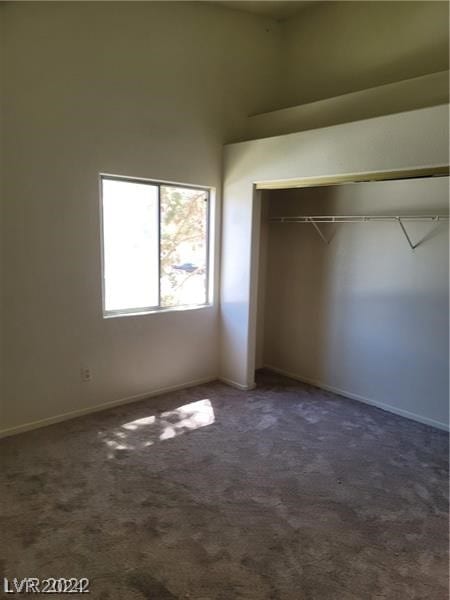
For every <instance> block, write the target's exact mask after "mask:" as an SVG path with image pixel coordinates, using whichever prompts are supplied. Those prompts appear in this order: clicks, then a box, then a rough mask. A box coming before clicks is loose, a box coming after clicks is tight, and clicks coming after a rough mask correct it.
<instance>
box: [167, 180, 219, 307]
mask: <svg viewBox="0 0 450 600" xmlns="http://www.w3.org/2000/svg"><path fill="white" fill-rule="evenodd" d="M207 210H208V194H207V192H205V191H204V190H194V189H189V188H179V187H171V186H164V185H162V186H161V306H179V305H185V304H186V305H189V304H204V303H205V302H206V291H207V290H206V284H207V281H206V259H207V247H206V240H207V234H206V227H207V222H208V219H207Z"/></svg>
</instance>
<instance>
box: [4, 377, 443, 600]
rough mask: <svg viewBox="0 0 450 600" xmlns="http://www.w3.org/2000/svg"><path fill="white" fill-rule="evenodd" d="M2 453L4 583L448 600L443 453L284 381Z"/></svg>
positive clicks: (138, 595) (212, 596)
mask: <svg viewBox="0 0 450 600" xmlns="http://www.w3.org/2000/svg"><path fill="white" fill-rule="evenodd" d="M202 400H204V402H201V403H198V404H192V403H195V402H199V401H202ZM207 401H209V402H207ZM185 405H191V406H186V407H185V408H184V409H182V410H178V411H177V410H176V409H177V408H178V407H180V406H185ZM213 419H214V422H212V420H213ZM0 451H1V463H2V470H1V485H2V493H1V515H2V516H1V523H0V524H1V545H0V555H1V563H0V571H1V572H0V574H1V575H2V576H5V577H7V578H9V579H12V578H14V577H18V578H21V577H25V576H28V577H30V576H34V577H40V578H44V577H88V578H89V579H90V594H89V596H87V595H86V597H90V598H95V599H99V600H113V599H114V600H115V599H117V600H134V599H136V600H139V599H142V598H147V599H151V600H166V599H174V598H178V599H192V600H235V599H249V600H266V599H267V600H269V599H271V600H327V599H333V600H350V599H352V600H353V599H354V600H367V599H371V598H382V599H389V600H412V599H418V598H420V599H433V600H444V599H447V598H448V559H447V547H448V533H447V532H448V511H447V509H448V498H447V491H448V485H447V481H448V479H447V478H448V469H447V467H448V442H447V436H446V435H445V434H444V433H443V432H440V431H437V430H434V429H432V428H430V427H427V426H424V425H420V424H418V423H414V422H412V421H408V420H406V419H403V418H401V417H396V416H394V415H391V414H388V413H385V412H383V411H381V410H377V409H375V408H371V407H368V406H365V405H363V404H360V403H358V402H354V401H352V400H347V399H345V398H342V397H339V396H336V395H333V394H329V393H326V392H322V391H320V390H317V389H314V388H311V387H308V386H305V385H302V384H299V383H296V382H294V381H291V380H289V379H284V378H280V377H278V376H275V375H272V374H270V373H263V374H260V376H259V380H258V387H257V389H256V390H254V391H252V392H240V391H237V390H234V389H231V388H229V387H227V386H225V385H223V384H220V383H213V384H208V385H204V386H201V387H197V388H192V389H189V390H185V391H181V392H176V393H172V394H167V395H164V396H161V397H159V398H152V399H149V400H146V401H143V402H139V403H135V404H130V405H127V406H123V407H120V408H116V409H113V410H109V411H107V412H102V413H97V414H95V415H91V416H87V417H83V418H79V419H76V420H72V421H68V422H66V423H62V424H58V425H54V426H51V427H47V428H44V429H40V430H36V431H33V432H29V433H26V434H22V435H19V436H16V437H12V438H7V439H5V440H3V441H2V442H1V443H0ZM6 597H8V598H12V597H14V596H13V595H9V594H8V595H6ZM43 597H45V596H43ZM50 597H53V598H55V597H60V598H66V597H70V596H66V595H60V594H58V595H53V596H50ZM73 597H81V596H78V595H76V596H73Z"/></svg>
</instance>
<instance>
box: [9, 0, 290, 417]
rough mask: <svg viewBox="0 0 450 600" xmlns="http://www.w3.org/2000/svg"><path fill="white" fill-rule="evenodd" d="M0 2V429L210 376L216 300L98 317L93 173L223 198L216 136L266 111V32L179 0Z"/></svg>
mask: <svg viewBox="0 0 450 600" xmlns="http://www.w3.org/2000/svg"><path fill="white" fill-rule="evenodd" d="M1 8H2V9H4V10H3V12H4V15H3V16H4V19H5V24H6V33H7V36H6V55H7V64H6V67H7V72H6V79H5V95H4V122H5V128H4V132H3V135H4V137H3V143H4V147H5V149H6V150H5V152H4V159H5V160H4V173H5V180H4V198H3V202H4V211H3V212H4V228H3V232H2V246H3V258H4V265H5V273H4V280H3V284H4V286H5V289H6V290H7V292H6V293H5V295H4V304H3V307H2V318H3V321H4V329H5V331H4V337H3V345H4V348H5V350H6V353H5V359H6V362H5V371H6V374H7V378H6V381H5V382H4V386H3V390H2V394H3V396H4V402H5V409H6V410H5V414H4V416H3V423H2V425H1V426H0V429H4V428H8V427H14V426H16V425H21V424H23V423H27V422H30V421H35V420H39V419H44V418H47V417H54V416H55V415H59V414H61V413H66V412H69V411H73V410H77V409H85V408H89V407H92V406H95V405H101V404H102V403H104V402H109V401H114V400H117V399H120V398H124V397H129V396H133V395H135V394H141V393H146V392H150V391H152V390H155V389H158V388H161V387H166V386H171V385H176V384H180V383H183V382H188V381H192V380H198V379H202V378H205V377H211V376H215V375H216V374H217V346H218V340H217V306H216V305H215V306H214V307H212V308H205V309H201V310H197V311H188V312H177V313H174V312H172V313H167V314H156V315H148V316H139V317H127V318H118V319H108V320H104V319H103V318H102V314H101V262H100V225H99V194H98V174H99V172H106V173H114V174H119V175H129V176H137V177H148V178H154V179H162V180H168V181H177V182H183V183H191V184H200V185H206V186H213V187H215V188H216V189H217V191H218V194H219V198H218V200H219V201H220V186H221V169H222V165H221V156H222V144H223V142H224V141H225V140H226V139H227V136H228V135H231V134H232V132H233V131H234V132H236V131H238V130H239V128H240V126H241V124H242V122H243V119H244V118H245V116H246V114H248V113H249V112H251V111H252V110H255V109H257V108H258V107H259V108H260V109H264V107H265V108H270V107H271V106H272V105H273V102H274V95H275V93H276V90H273V89H272V87H271V85H272V84H273V82H274V81H275V80H276V77H277V73H278V51H279V42H280V39H279V32H278V29H277V25H276V24H275V23H273V22H272V21H270V20H266V19H263V18H259V17H256V16H252V15H246V14H245V13H238V12H235V11H229V10H226V9H222V8H217V7H215V6H209V5H201V4H199V3H192V4H191V3H184V2H181V3H157V2H156V3H153V2H136V3H134V2H131V3H128V2H123V3H122V2H111V3H109V2H105V3H104V2H99V3H88V2H80V3H65V2H64V3H58V2H50V3H40V2H39V3H33V2H31V3H10V4H7V5H5V6H4V7H3V6H2V7H1ZM219 215H220V203H219V205H218V207H217V211H216V216H217V220H216V225H218V224H219ZM216 266H217V265H216ZM217 271H218V270H217V269H216V292H217V283H218V279H217V275H218V272H217ZM82 366H90V367H91V369H92V373H93V380H92V382H91V383H89V384H86V383H84V384H83V383H82V382H81V380H80V367H82Z"/></svg>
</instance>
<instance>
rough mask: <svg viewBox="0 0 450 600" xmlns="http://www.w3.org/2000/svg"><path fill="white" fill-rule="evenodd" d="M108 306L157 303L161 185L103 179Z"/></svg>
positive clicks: (134, 306)
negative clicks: (159, 189)
mask: <svg viewBox="0 0 450 600" xmlns="http://www.w3.org/2000/svg"><path fill="white" fill-rule="evenodd" d="M102 185H103V243H104V252H103V256H104V277H105V310H107V311H108V310H120V309H134V308H136V309H140V308H146V307H150V306H157V305H158V295H159V286H158V277H159V274H158V257H159V248H158V237H159V231H158V229H159V228H158V213H159V210H158V186H156V185H149V184H142V183H136V182H128V181H117V180H113V179H106V178H105V179H103V180H102Z"/></svg>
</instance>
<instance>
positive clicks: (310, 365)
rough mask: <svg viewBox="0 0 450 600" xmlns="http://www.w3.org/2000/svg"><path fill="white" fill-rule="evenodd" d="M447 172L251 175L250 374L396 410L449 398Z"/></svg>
mask: <svg viewBox="0 0 450 600" xmlns="http://www.w3.org/2000/svg"><path fill="white" fill-rule="evenodd" d="M448 173H449V170H448V167H439V168H438V169H433V170H432V169H420V170H419V169H417V170H415V171H410V172H397V173H394V172H393V173H390V174H389V176H387V175H386V174H369V175H365V174H364V175H360V176H358V179H355V178H353V179H351V176H342V177H341V178H339V180H338V181H336V180H333V178H316V179H315V180H313V179H312V178H309V179H308V180H306V179H303V180H297V181H295V180H290V181H289V182H285V183H284V184H281V182H265V183H261V184H257V185H256V188H257V189H259V190H261V192H260V198H261V224H260V244H259V261H258V286H257V291H256V295H257V314H256V342H255V367H256V375H258V373H259V371H260V370H261V369H265V370H266V371H267V370H269V371H273V372H276V373H279V374H282V375H286V376H288V377H291V378H294V379H297V380H300V381H303V382H305V383H308V384H312V385H314V386H316V387H319V388H323V389H327V390H331V391H334V392H337V393H339V394H342V395H344V396H347V397H350V398H355V399H358V400H362V401H365V402H368V403H370V404H375V405H378V406H381V407H383V408H387V409H388V410H392V411H393V412H400V413H401V411H402V410H404V407H405V406H409V407H410V406H413V407H414V406H415V405H417V406H421V405H422V406H423V399H424V397H425V398H428V402H429V403H430V404H438V403H442V398H443V397H445V398H448V356H449V352H448V327H449V316H448V301H449V298H448V292H449V257H448V237H449V236H448V223H449V216H448V215H449V199H448V185H449V181H448ZM277 184H278V187H276V185H277ZM280 184H281V185H280ZM281 186H283V189H281Z"/></svg>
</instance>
